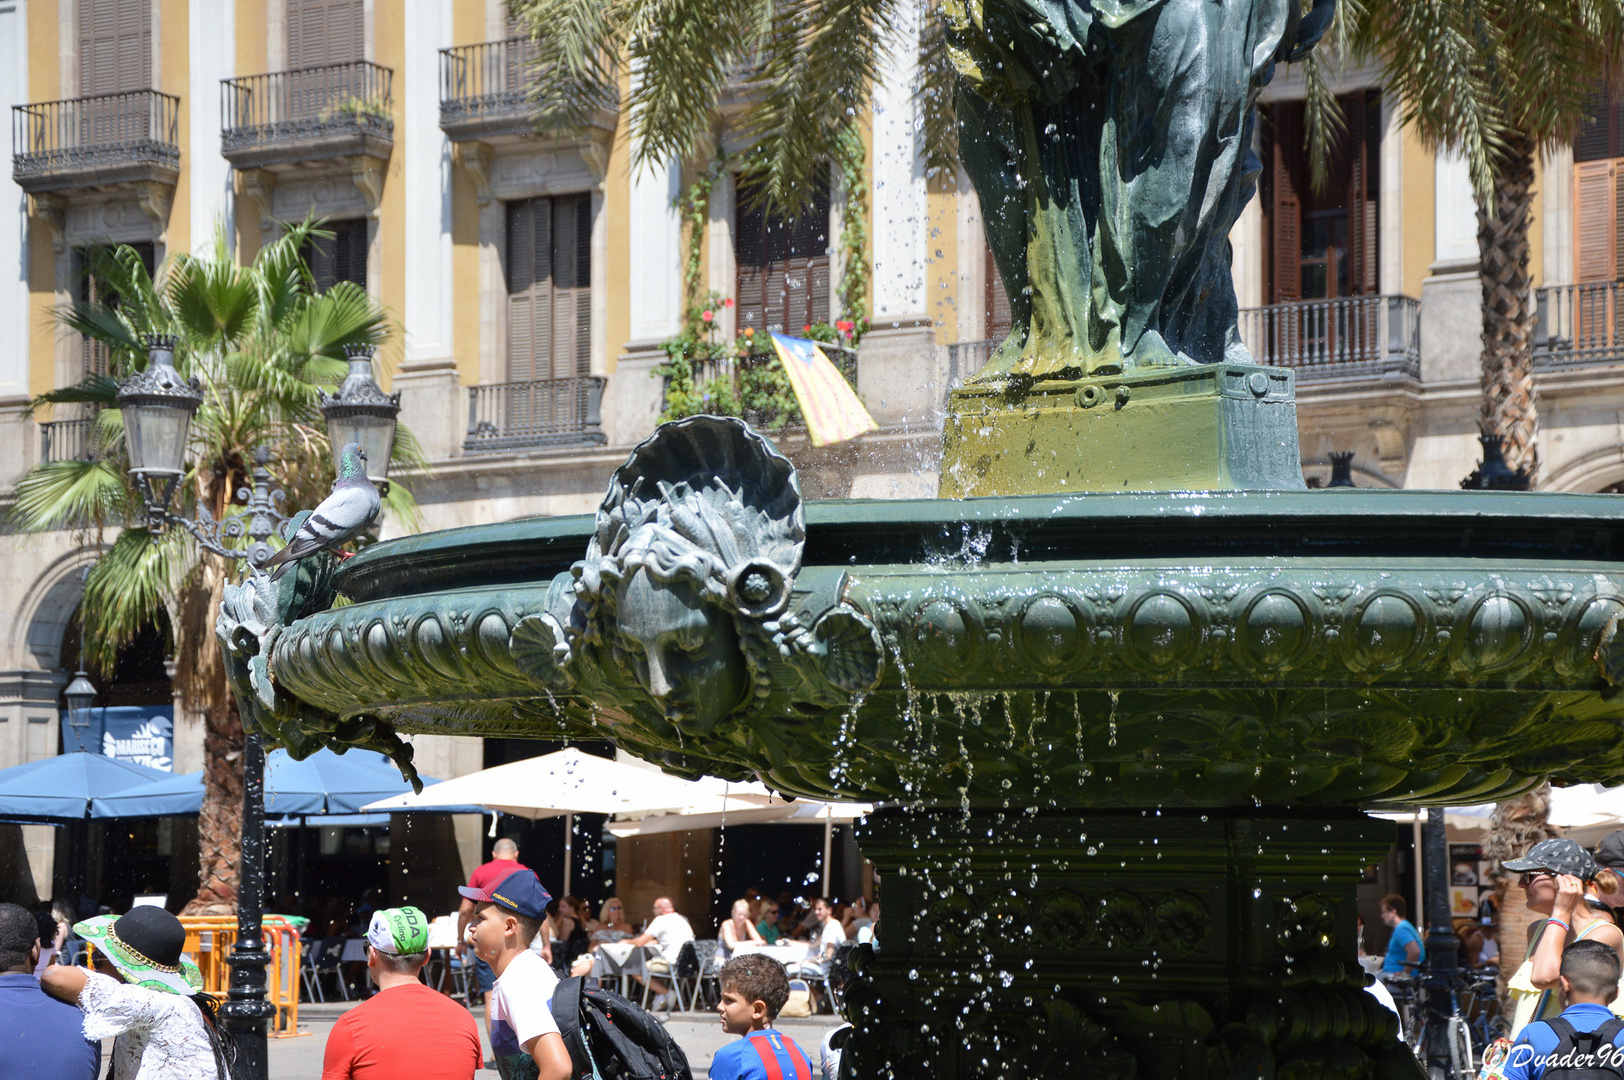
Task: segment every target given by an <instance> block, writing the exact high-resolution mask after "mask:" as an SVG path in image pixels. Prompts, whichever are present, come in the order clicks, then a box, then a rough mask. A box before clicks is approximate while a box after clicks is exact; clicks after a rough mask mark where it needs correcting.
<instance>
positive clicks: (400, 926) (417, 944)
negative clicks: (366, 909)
mask: <svg viewBox="0 0 1624 1080" xmlns="http://www.w3.org/2000/svg"><path fill="white" fill-rule="evenodd" d="M367 944H369V945H371V946H372V947H373V948H374V949H377V950H378V951H379V952H381V953H390V954H391V955H394V956H410V955H411V954H412V953H420V952H422V951H423V950H425V949H427V948H428V947H429V920H428V916H426V915H424V914H423V913H422V912H421V911H419V910H418V909H417V908H414V907H398V908H382V909H380V910H378V911H374V912H373V913H372V925H370V926H368V927H367Z"/></svg>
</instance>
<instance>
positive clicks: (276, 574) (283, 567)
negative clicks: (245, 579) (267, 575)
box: [260, 549, 293, 581]
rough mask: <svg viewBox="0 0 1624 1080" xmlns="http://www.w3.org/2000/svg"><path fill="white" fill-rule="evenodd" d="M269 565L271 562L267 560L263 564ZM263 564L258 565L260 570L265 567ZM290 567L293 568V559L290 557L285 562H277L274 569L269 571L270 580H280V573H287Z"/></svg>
mask: <svg viewBox="0 0 1624 1080" xmlns="http://www.w3.org/2000/svg"><path fill="white" fill-rule="evenodd" d="M284 550H285V549H284ZM270 565H271V564H270V563H269V562H267V563H266V564H265V566H270ZM265 566H262V567H260V569H261V570H263V569H265ZM291 569H293V561H292V560H291V559H290V560H288V561H287V562H284V563H281V564H279V565H278V566H277V568H276V569H275V570H272V571H271V580H272V581H281V580H282V575H283V574H285V573H287V572H288V571H289V570H291Z"/></svg>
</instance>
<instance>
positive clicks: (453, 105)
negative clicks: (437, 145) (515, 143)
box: [440, 38, 540, 139]
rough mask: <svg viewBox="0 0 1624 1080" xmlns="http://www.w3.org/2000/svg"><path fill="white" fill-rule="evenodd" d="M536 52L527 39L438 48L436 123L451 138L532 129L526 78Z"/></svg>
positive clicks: (532, 117)
mask: <svg viewBox="0 0 1624 1080" xmlns="http://www.w3.org/2000/svg"><path fill="white" fill-rule="evenodd" d="M539 53H540V50H539V49H538V48H537V46H536V43H535V42H534V41H532V40H531V39H530V38H509V39H507V40H506V41H485V42H481V43H480V44H478V45H459V46H457V47H456V48H453V49H441V50H440V127H441V128H442V129H443V130H444V131H445V133H446V134H447V135H450V136H451V137H452V138H453V139H458V138H477V137H479V136H481V135H489V134H492V133H493V129H501V130H503V131H507V130H512V131H513V133H515V134H517V133H525V132H529V131H532V130H534V128H535V120H534V117H535V107H534V106H533V105H532V104H531V102H530V98H529V79H530V77H531V69H532V68H533V67H534V66H535V63H536V57H537V56H538V54H539Z"/></svg>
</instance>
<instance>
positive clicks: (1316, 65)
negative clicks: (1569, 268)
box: [1307, 0, 1624, 481]
mask: <svg viewBox="0 0 1624 1080" xmlns="http://www.w3.org/2000/svg"><path fill="white" fill-rule="evenodd" d="M1330 41H1331V44H1332V46H1333V47H1332V48H1329V49H1323V48H1322V49H1320V50H1319V52H1318V53H1317V54H1316V55H1315V56H1314V57H1313V58H1312V59H1311V60H1310V62H1309V63H1310V67H1309V69H1308V73H1309V79H1308V86H1309V102H1308V110H1307V111H1308V115H1309V125H1308V126H1309V128H1310V132H1311V141H1312V142H1313V143H1314V144H1315V149H1316V150H1319V151H1320V152H1319V153H1317V154H1316V157H1318V158H1320V159H1321V160H1323V157H1324V154H1323V148H1324V147H1325V146H1326V145H1327V144H1328V142H1329V138H1328V136H1329V134H1330V133H1331V131H1332V130H1333V129H1335V128H1336V127H1337V126H1338V124H1339V123H1340V113H1339V112H1338V110H1337V107H1336V102H1335V98H1334V97H1332V96H1331V93H1330V90H1329V88H1328V85H1327V82H1328V81H1327V80H1326V79H1325V78H1324V70H1323V69H1324V66H1325V65H1326V64H1328V63H1331V62H1333V60H1332V58H1333V57H1337V56H1342V57H1348V56H1361V55H1362V56H1371V57H1375V58H1377V59H1378V60H1379V61H1380V62H1381V64H1382V68H1383V71H1384V74H1385V77H1386V84H1385V85H1386V90H1387V92H1388V93H1391V94H1393V95H1394V96H1395V97H1396V98H1397V99H1398V101H1399V102H1400V104H1401V106H1402V109H1403V113H1402V116H1403V122H1404V123H1405V124H1406V125H1408V126H1409V127H1410V128H1411V129H1412V130H1414V131H1415V132H1416V133H1417V134H1418V135H1419V136H1420V137H1421V139H1422V141H1423V142H1425V143H1426V144H1428V145H1429V146H1431V147H1433V148H1435V149H1442V150H1447V151H1451V152H1454V153H1458V154H1461V155H1462V156H1464V157H1465V159H1466V161H1467V163H1468V164H1469V166H1470V169H1471V175H1472V182H1473V187H1474V189H1475V191H1476V194H1477V201H1478V237H1477V239H1478V252H1479V258H1480V263H1479V271H1478V272H1479V276H1480V278H1481V281H1482V287H1483V353H1482V375H1481V381H1482V402H1481V407H1480V422H1481V425H1482V428H1483V432H1484V434H1486V435H1498V436H1500V437H1501V439H1502V441H1503V443H1504V446H1505V450H1506V461H1507V463H1508V464H1509V465H1510V466H1511V467H1512V468H1514V469H1516V468H1523V469H1525V470H1526V471H1527V474H1528V476H1529V477H1530V479H1531V480H1533V481H1537V474H1538V468H1539V446H1538V438H1539V408H1538V401H1537V397H1536V394H1535V388H1534V365H1533V329H1534V308H1533V288H1532V286H1533V279H1532V277H1531V276H1530V273H1529V267H1528V254H1529V229H1530V227H1531V226H1532V224H1533V202H1534V177H1535V158H1536V155H1538V154H1539V153H1540V152H1541V150H1542V149H1545V148H1550V147H1553V146H1558V145H1561V144H1564V143H1569V142H1571V141H1572V140H1573V139H1574V137H1575V136H1576V135H1577V134H1578V132H1579V128H1580V126H1581V125H1582V124H1583V122H1584V119H1585V112H1586V109H1587V107H1588V106H1589V104H1590V102H1591V101H1592V99H1593V96H1594V94H1595V93H1596V91H1597V89H1598V88H1599V87H1600V86H1601V85H1604V84H1612V85H1617V84H1618V83H1619V81H1620V80H1621V78H1624V0H1341V4H1340V11H1339V12H1338V17H1337V24H1336V26H1335V27H1334V28H1333V31H1332V33H1331V35H1330Z"/></svg>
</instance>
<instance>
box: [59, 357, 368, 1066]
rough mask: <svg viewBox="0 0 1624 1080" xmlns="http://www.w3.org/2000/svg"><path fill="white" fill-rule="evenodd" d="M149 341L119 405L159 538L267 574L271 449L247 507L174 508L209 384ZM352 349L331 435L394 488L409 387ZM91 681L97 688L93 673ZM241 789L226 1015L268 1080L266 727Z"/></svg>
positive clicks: (248, 1057) (333, 405) (282, 519)
mask: <svg viewBox="0 0 1624 1080" xmlns="http://www.w3.org/2000/svg"><path fill="white" fill-rule="evenodd" d="M147 348H148V356H149V360H148V364H147V368H146V370H145V371H142V372H140V373H139V374H137V375H134V376H132V377H131V378H129V379H127V380H126V381H125V382H124V384H123V385H122V386H120V388H119V392H118V405H119V409H120V410H122V411H123V413H124V431H125V438H126V440H127V442H128V444H129V456H130V474H131V476H132V477H133V478H134V479H135V482H136V485H137V487H138V488H139V489H140V491H141V495H142V499H143V500H144V501H145V503H146V514H147V524H148V527H149V528H150V529H151V530H152V535H153V542H154V543H156V542H157V540H158V537H159V535H160V534H161V533H162V532H163V531H164V530H165V529H166V528H167V527H168V526H170V525H178V526H180V527H182V528H184V529H185V530H186V531H187V532H189V533H191V534H192V536H193V537H194V538H195V539H196V540H197V542H198V544H199V545H201V546H202V547H203V548H204V549H206V550H208V551H211V552H213V553H214V554H216V555H220V556H222V557H224V558H228V559H245V560H247V562H248V565H249V567H250V568H251V569H250V572H251V573H261V572H262V571H261V570H260V569H259V568H260V566H261V565H262V564H263V563H264V562H265V560H266V559H269V558H270V557H271V554H272V548H271V546H270V544H269V542H268V541H269V540H270V538H271V536H272V534H273V533H274V532H275V531H276V530H277V528H278V527H279V526H281V525H282V524H284V523H286V522H287V520H288V516H287V515H286V514H284V513H282V511H281V505H282V502H283V500H284V499H285V498H286V496H285V495H284V493H283V492H282V491H280V490H278V489H275V488H273V487H271V472H270V468H269V464H270V450H269V449H268V448H267V447H264V446H260V447H257V448H256V449H255V451H254V467H253V471H252V474H251V477H252V479H251V486H249V487H244V488H239V489H238V490H237V498H238V499H240V500H242V501H243V502H244V503H245V505H244V506H243V508H242V509H241V510H238V511H236V512H234V513H231V514H226V515H224V516H222V517H220V518H219V519H216V518H214V517H213V515H211V514H210V513H209V512H208V510H206V509H205V508H203V507H199V508H198V516H197V520H195V521H194V520H192V519H191V518H188V517H186V516H185V515H184V514H178V513H176V512H174V511H172V510H171V509H170V500H171V499H172V498H173V497H174V493H175V488H176V486H177V484H178V483H179V481H180V478H181V476H182V475H184V471H185V469H184V467H185V463H186V445H187V437H188V434H189V430H190V428H191V422H192V417H193V416H194V415H195V414H196V413H197V410H198V408H199V407H200V406H201V405H202V404H203V389H202V386H201V385H200V384H199V382H198V381H197V380H196V379H192V380H191V381H190V382H187V381H185V380H183V379H182V378H181V376H180V373H179V372H178V371H176V370H175V366H174V349H175V339H174V338H173V337H169V336H167V335H161V334H154V335H149V337H148V338H147ZM345 354H346V356H347V357H348V358H349V361H350V371H349V375H348V376H347V377H346V378H345V379H344V382H343V384H342V385H341V386H340V387H339V392H338V395H337V396H336V397H329V396H328V395H326V394H323V395H322V406H321V409H322V414H323V417H324V418H325V420H326V422H327V429H328V433H329V437H330V438H331V439H332V441H333V444H334V446H335V448H341V447H343V445H344V444H345V443H346V442H358V443H360V444H361V446H362V448H363V449H365V450H368V451H369V453H368V460H369V461H376V462H377V463H378V464H377V466H376V468H377V471H378V473H379V475H378V476H377V477H374V478H373V482H374V483H376V484H379V485H380V486H381V487H384V488H387V484H388V480H387V474H388V469H389V455H390V452H391V451H392V449H393V446H394V439H395V417H396V415H397V414H398V413H399V412H400V395H399V393H396V394H394V395H386V394H385V393H384V392H383V390H382V389H381V388H379V386H378V384H377V382H376V380H375V379H374V378H373V375H372V348H371V346H362V347H359V348H357V347H354V346H351V347H348V348H346V349H345ZM335 454H336V451H335ZM244 536H246V537H247V538H248V540H249V543H248V546H247V547H246V548H231V547H227V546H226V541H229V540H235V539H238V538H241V537H244ZM82 676H83V673H81V677H82ZM77 681H78V680H76V683H77ZM84 681H85V685H86V686H89V680H88V679H86V680H84ZM69 689H70V690H71V689H72V687H70V688H69ZM94 692H95V688H94V687H91V693H92V694H94ZM70 704H71V702H70ZM70 722H71V721H70ZM242 791H243V812H242V858H241V862H240V863H239V867H238V877H239V879H240V880H239V883H238V892H237V943H236V945H235V947H234V948H233V949H232V952H231V956H230V957H229V958H228V959H227V963H229V964H230V965H231V988H230V990H229V991H228V993H227V995H226V1001H225V1003H224V1004H223V1005H221V1007H220V1016H221V1020H222V1021H223V1023H224V1024H225V1027H226V1029H227V1030H228V1031H229V1032H230V1033H231V1037H232V1041H233V1043H234V1044H235V1050H236V1055H235V1062H234V1064H233V1065H232V1076H233V1077H234V1080H266V1077H267V1070H268V1062H267V1059H266V1042H265V1039H266V1032H265V1027H266V1023H267V1021H268V1020H270V1018H271V1017H272V1016H273V1015H274V1014H275V1011H276V1010H275V1009H274V1007H273V1006H272V1005H271V1003H270V1002H269V1000H267V998H266V994H265V989H266V983H267V977H266V969H267V968H268V967H269V966H270V962H271V957H270V954H269V953H268V952H267V951H266V950H265V935H264V932H263V929H262V927H261V921H262V918H263V916H264V910H265V904H264V892H265V884H264V870H265V747H264V743H263V742H262V740H261V738H260V734H259V732H258V731H257V730H251V731H249V732H248V733H247V738H246V746H245V748H244V752H243V786H242Z"/></svg>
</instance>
